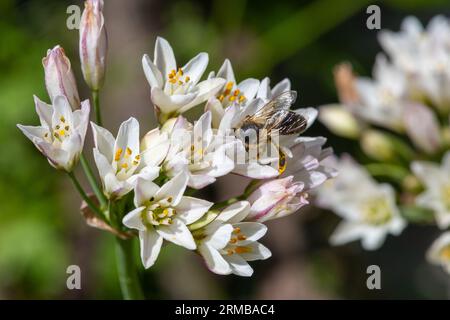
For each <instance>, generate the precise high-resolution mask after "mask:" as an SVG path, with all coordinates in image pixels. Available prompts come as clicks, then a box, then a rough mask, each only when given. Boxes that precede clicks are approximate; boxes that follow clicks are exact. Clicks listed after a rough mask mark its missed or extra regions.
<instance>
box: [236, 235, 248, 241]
mask: <svg viewBox="0 0 450 320" xmlns="http://www.w3.org/2000/svg"><path fill="white" fill-rule="evenodd" d="M246 239H247V237H246V236H244V235H243V234H240V235H238V240H240V241H243V240H246Z"/></svg>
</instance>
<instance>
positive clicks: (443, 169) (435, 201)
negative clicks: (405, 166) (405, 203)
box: [411, 152, 450, 229]
mask: <svg viewBox="0 0 450 320" xmlns="http://www.w3.org/2000/svg"><path fill="white" fill-rule="evenodd" d="M411 170H412V171H413V172H414V174H415V175H416V176H417V177H418V178H419V179H420V180H421V181H422V183H423V184H424V186H425V191H424V192H423V193H422V194H420V195H419V196H418V197H417V198H416V203H417V205H419V206H423V207H426V208H429V209H431V210H433V211H434V215H435V218H436V223H437V225H438V227H439V228H441V229H445V228H447V227H448V226H450V152H447V153H446V154H445V156H444V158H443V160H442V165H441V166H439V165H436V164H434V163H431V162H424V161H416V162H413V163H412V164H411Z"/></svg>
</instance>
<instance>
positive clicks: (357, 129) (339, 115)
mask: <svg viewBox="0 0 450 320" xmlns="http://www.w3.org/2000/svg"><path fill="white" fill-rule="evenodd" d="M319 120H320V122H322V123H323V124H324V125H325V126H326V127H327V128H328V129H329V130H330V131H331V132H333V133H334V134H336V135H338V136H341V137H344V138H350V139H356V138H358V137H359V135H360V133H361V125H360V124H359V122H358V119H357V118H355V116H354V115H353V114H352V113H351V112H350V111H349V110H347V109H346V108H344V107H343V106H341V105H339V104H332V105H324V106H321V107H320V109H319Z"/></svg>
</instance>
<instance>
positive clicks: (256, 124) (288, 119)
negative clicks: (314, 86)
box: [239, 91, 308, 174]
mask: <svg viewBox="0 0 450 320" xmlns="http://www.w3.org/2000/svg"><path fill="white" fill-rule="evenodd" d="M296 99H297V92H296V91H285V92H283V93H281V94H280V95H278V96H276V97H275V98H273V99H272V100H270V101H269V102H268V103H266V104H265V105H264V106H263V107H262V108H260V109H259V110H258V111H256V112H255V113H254V114H252V115H248V116H246V117H245V118H244V119H243V120H242V122H241V123H240V125H239V129H241V130H242V131H243V132H246V131H247V130H254V131H255V132H256V133H257V138H258V140H257V142H258V144H259V145H260V144H261V143H267V142H270V141H271V137H272V136H273V135H292V134H300V133H302V132H304V131H305V130H306V127H307V124H308V121H307V119H306V118H305V117H304V116H302V115H300V114H298V113H296V112H294V111H291V110H289V108H290V107H291V106H292V105H293V104H294V103H295V100H296ZM261 132H262V133H263V134H262V135H261V134H260V133H261ZM249 147H250V146H249V144H248V142H247V141H246V149H247V151H248V149H249ZM278 153H279V157H278V159H279V160H278V172H279V173H280V174H281V173H283V172H284V170H285V169H286V155H285V154H284V153H283V152H282V151H281V148H280V147H278ZM258 157H259V156H258Z"/></svg>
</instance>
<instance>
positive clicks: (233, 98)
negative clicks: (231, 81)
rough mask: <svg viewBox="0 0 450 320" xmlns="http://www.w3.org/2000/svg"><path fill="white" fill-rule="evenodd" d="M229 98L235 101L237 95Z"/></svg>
mask: <svg viewBox="0 0 450 320" xmlns="http://www.w3.org/2000/svg"><path fill="white" fill-rule="evenodd" d="M228 100H230V101H234V100H236V97H235V96H231V97H229V98H228Z"/></svg>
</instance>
